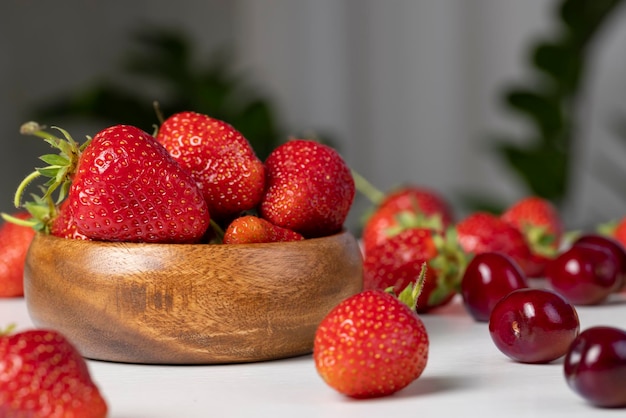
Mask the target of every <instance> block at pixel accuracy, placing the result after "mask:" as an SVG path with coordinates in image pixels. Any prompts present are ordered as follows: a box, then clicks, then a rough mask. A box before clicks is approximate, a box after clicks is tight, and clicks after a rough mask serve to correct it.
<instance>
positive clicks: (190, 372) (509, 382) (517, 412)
mask: <svg viewBox="0 0 626 418" xmlns="http://www.w3.org/2000/svg"><path fill="white" fill-rule="evenodd" d="M577 310H578V315H579V317H580V322H581V328H582V329H586V328H587V327H590V326H592V325H613V326H617V327H620V328H622V329H624V327H625V326H626V323H625V320H624V318H626V294H623V293H622V294H620V295H615V297H614V298H613V299H612V301H611V303H608V304H606V305H603V306H594V307H580V308H578V309H577ZM0 318H3V322H4V323H11V322H15V323H17V325H18V329H20V330H22V329H27V328H29V327H30V326H31V324H30V320H29V318H28V314H27V309H26V305H25V304H24V301H23V300H22V299H15V300H11V299H5V300H0ZM422 319H423V320H424V323H425V325H426V329H427V331H428V335H429V339H430V350H429V359H428V364H427V366H426V369H425V370H424V372H423V374H422V376H421V377H420V378H419V379H417V380H416V381H415V382H413V383H412V384H411V385H409V386H408V387H406V388H405V389H403V390H402V391H400V392H397V393H396V394H395V395H393V396H390V397H385V398H379V399H374V400H361V401H357V400H353V399H350V398H347V397H344V396H342V395H340V394H339V393H337V392H335V391H334V390H333V389H331V388H330V387H329V386H327V385H326V384H325V383H324V382H323V381H322V379H321V378H320V377H319V376H318V375H317V372H316V370H315V365H314V363H313V360H312V358H311V356H310V355H307V356H300V357H295V358H291V359H283V360H276V361H267V362H261V363H250V364H234V365H200V366H166V365H161V366H159V365H131V364H120V363H108V362H102V361H89V362H88V365H89V368H90V371H91V375H92V378H93V380H94V381H95V382H96V384H97V385H98V387H99V388H100V391H101V392H102V394H103V396H104V397H105V399H106V401H107V403H108V405H109V410H110V414H109V418H179V417H184V418H196V417H197V418H206V417H220V418H222V417H223V418H235V417H237V418H244V417H246V418H247V417H250V418H252V417H275V418H293V417H298V418H300V417H302V418H351V417H359V418H380V417H429V418H453V417H467V418H474V417H476V418H502V417H507V418H524V417H526V418H527V417H533V418H561V417H562V418H590V417H592V418H617V417H623V416H624V409H623V408H619V409H598V408H594V407H592V406H590V405H589V404H587V403H586V402H585V401H584V400H583V399H582V398H580V397H578V395H576V394H575V393H574V392H572V391H571V390H570V389H569V387H568V386H567V384H566V383H565V378H564V376H563V360H562V359H559V360H556V361H554V362H552V363H549V364H541V365H530V364H521V363H516V362H513V361H511V360H509V359H508V358H507V357H505V356H504V355H503V354H502V353H500V352H499V351H498V349H497V348H496V347H495V345H494V344H493V342H492V341H491V338H490V336H489V333H488V328H487V324H485V323H476V322H474V321H473V320H472V319H471V318H470V316H469V315H468V314H467V313H466V312H465V308H464V307H463V305H462V304H461V302H460V301H459V300H458V299H457V300H455V301H453V302H452V303H451V304H450V305H448V306H446V307H444V308H443V309H441V310H439V311H434V313H430V314H427V315H422Z"/></svg>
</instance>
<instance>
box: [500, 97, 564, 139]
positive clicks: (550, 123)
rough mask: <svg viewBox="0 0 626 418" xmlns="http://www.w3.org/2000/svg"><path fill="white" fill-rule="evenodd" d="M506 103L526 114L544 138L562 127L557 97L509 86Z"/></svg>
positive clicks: (549, 136) (551, 135)
mask: <svg viewBox="0 0 626 418" xmlns="http://www.w3.org/2000/svg"><path fill="white" fill-rule="evenodd" d="M505 100H506V103H507V104H508V105H509V106H510V107H511V108H513V109H515V110H517V111H518V112H519V113H521V114H523V115H525V116H527V117H528V118H529V119H530V120H531V121H532V122H534V123H535V126H537V128H538V129H539V132H538V133H539V134H541V135H543V137H544V138H546V139H549V138H553V137H554V136H555V134H556V133H558V132H560V131H561V130H562V129H563V116H562V113H561V102H560V98H559V97H550V96H546V95H545V94H542V93H539V92H535V91H532V90H530V89H523V88H511V89H510V90H509V91H508V92H507V93H506V95H505Z"/></svg>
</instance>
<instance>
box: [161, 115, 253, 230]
mask: <svg viewBox="0 0 626 418" xmlns="http://www.w3.org/2000/svg"><path fill="white" fill-rule="evenodd" d="M156 139H157V140H158V141H159V142H160V143H161V144H163V146H164V147H165V148H166V149H167V150H168V151H169V153H170V154H171V155H172V156H173V157H174V159H175V160H176V161H178V162H179V164H180V165H181V166H183V167H184V168H185V169H187V170H188V171H189V172H190V173H191V176H192V177H193V178H194V179H195V180H196V182H197V183H198V186H199V187H200V189H201V190H202V193H203V195H204V198H205V200H206V201H207V204H208V206H209V213H210V214H211V216H212V217H213V218H214V219H216V220H230V219H232V218H234V217H235V216H237V215H238V214H239V213H241V212H243V211H246V210H250V209H253V208H255V207H256V206H257V205H258V204H259V202H260V201H261V197H262V195H263V190H264V188H265V187H264V186H265V166H264V165H263V162H262V161H261V160H259V159H258V158H257V156H256V154H255V153H254V150H253V149H252V146H251V145H250V143H249V142H248V140H247V139H246V138H245V137H244V136H243V135H242V134H241V133H240V132H239V131H237V130H236V129H235V128H234V127H233V126H231V125H229V124H228V123H226V122H224V121H221V120H219V119H215V118H212V117H209V116H207V115H204V114H201V113H196V112H191V111H185V112H180V113H176V114H174V115H172V116H170V117H169V118H167V119H166V120H165V121H164V122H163V124H162V125H161V126H160V128H159V130H158V133H157V135H156Z"/></svg>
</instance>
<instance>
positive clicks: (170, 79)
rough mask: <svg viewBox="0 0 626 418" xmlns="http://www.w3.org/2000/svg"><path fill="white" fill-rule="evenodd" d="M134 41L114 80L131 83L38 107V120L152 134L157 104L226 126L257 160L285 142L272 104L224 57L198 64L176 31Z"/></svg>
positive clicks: (103, 84) (149, 32)
mask: <svg viewBox="0 0 626 418" xmlns="http://www.w3.org/2000/svg"><path fill="white" fill-rule="evenodd" d="M133 39H134V41H135V42H136V47H135V48H133V50H132V51H128V53H127V54H126V55H125V56H124V57H123V60H122V65H121V68H120V74H118V76H121V77H118V78H121V79H123V78H126V79H127V80H129V81H131V82H127V83H120V82H119V80H118V78H116V80H118V81H117V82H112V81H108V80H97V81H94V82H93V83H91V84H90V85H88V86H86V87H84V88H80V89H78V90H76V91H72V92H69V93H67V94H65V95H63V96H62V97H58V98H54V99H53V100H51V101H49V102H46V103H44V104H42V105H41V106H40V107H39V108H38V109H36V111H35V114H36V117H37V118H38V120H56V119H59V118H77V119H84V120H95V121H102V122H106V123H109V124H117V123H125V124H131V125H135V126H137V127H140V128H142V129H144V130H146V131H147V132H153V131H154V129H153V126H155V125H156V124H158V122H159V121H158V119H157V114H156V112H155V110H154V107H153V103H154V101H155V100H156V101H158V103H159V107H160V109H161V112H162V113H163V115H164V116H165V117H167V116H169V115H170V114H173V113H176V112H179V111H183V110H193V111H196V112H199V113H204V114H207V115H209V116H211V117H214V118H217V119H221V120H224V121H226V122H228V123H230V124H231V125H233V126H234V127H235V128H237V129H238V130H239V131H240V132H241V133H242V134H243V135H244V136H245V137H246V138H247V139H248V141H250V143H251V145H252V147H253V148H254V149H255V151H256V153H257V155H258V156H259V157H260V158H261V159H265V157H266V156H267V154H268V153H269V152H270V151H271V150H272V149H273V148H274V147H276V146H277V145H278V144H279V143H281V142H283V141H284V139H286V138H284V135H283V133H282V132H281V130H280V128H279V120H278V116H277V114H276V112H275V111H274V109H273V108H272V106H271V103H270V101H269V100H268V99H266V98H264V97H262V96H261V95H260V94H258V93H257V92H256V91H255V90H254V89H253V88H252V87H250V86H249V85H248V84H247V83H246V80H244V79H242V77H239V76H237V75H236V74H235V72H234V70H233V69H232V68H231V66H230V62H231V60H230V57H229V56H228V54H226V53H224V52H221V51H218V52H215V53H214V54H213V55H212V56H211V57H209V58H210V59H209V60H208V62H204V63H199V62H198V56H197V55H198V54H197V51H195V50H194V48H193V45H192V43H191V41H190V40H189V39H188V38H187V37H186V36H185V34H184V33H182V32H181V31H178V30H175V29H167V28H160V27H144V28H142V29H140V30H139V31H137V32H136V33H135V34H133ZM132 80H135V81H136V83H133V82H132ZM146 87H148V88H146ZM155 91H158V97H155V93H154V92H155Z"/></svg>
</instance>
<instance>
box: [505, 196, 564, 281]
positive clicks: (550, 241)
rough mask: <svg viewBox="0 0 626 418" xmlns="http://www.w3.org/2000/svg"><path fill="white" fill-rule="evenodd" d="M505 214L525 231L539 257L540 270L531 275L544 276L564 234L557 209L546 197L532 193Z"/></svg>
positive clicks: (510, 221)
mask: <svg viewBox="0 0 626 418" xmlns="http://www.w3.org/2000/svg"><path fill="white" fill-rule="evenodd" d="M501 217H502V219H504V220H505V221H507V222H508V223H510V224H511V225H513V226H515V227H516V228H517V229H519V230H520V231H521V232H522V234H524V236H525V237H526V241H527V242H528V245H529V246H530V249H531V251H532V252H533V254H534V255H535V259H536V260H538V263H537V270H536V271H530V272H528V273H529V276H530V277H539V276H542V275H543V272H544V268H545V265H546V263H547V262H548V261H549V260H550V259H552V258H554V257H555V256H556V255H557V252H558V249H559V246H560V245H561V239H562V237H563V230H564V227H563V221H562V219H561V217H560V214H559V212H558V211H557V209H556V208H555V207H554V205H552V203H550V201H548V200H546V199H543V198H541V197H539V196H528V197H525V198H522V199H520V200H518V201H517V202H515V203H514V204H513V205H511V206H510V207H509V208H508V209H507V210H505V211H504V212H503V213H502V215H501ZM541 260H543V262H541Z"/></svg>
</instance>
